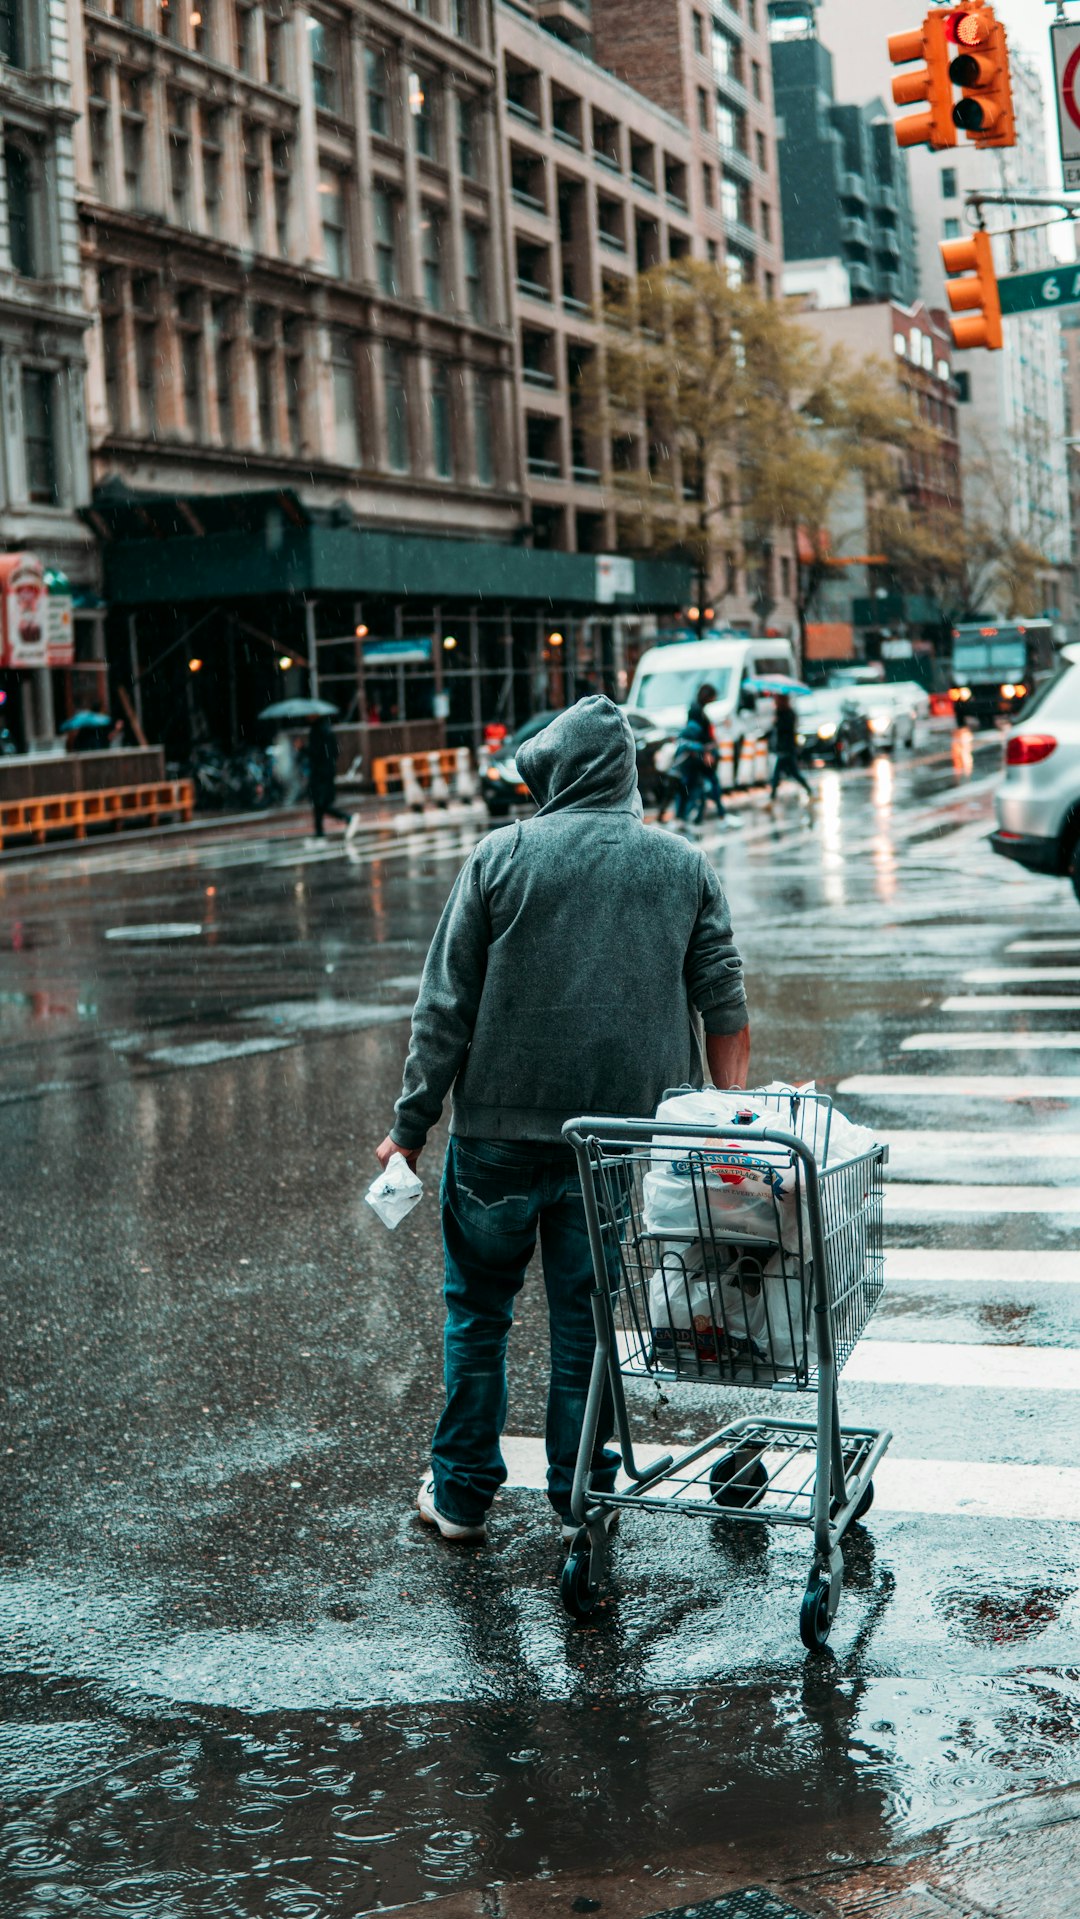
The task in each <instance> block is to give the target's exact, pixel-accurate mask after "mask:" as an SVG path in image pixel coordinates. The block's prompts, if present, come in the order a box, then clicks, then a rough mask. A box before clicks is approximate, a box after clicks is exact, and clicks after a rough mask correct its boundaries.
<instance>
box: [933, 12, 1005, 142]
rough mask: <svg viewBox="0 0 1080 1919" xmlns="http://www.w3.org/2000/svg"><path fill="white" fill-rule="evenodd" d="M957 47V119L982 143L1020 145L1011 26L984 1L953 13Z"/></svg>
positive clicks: (953, 75)
mask: <svg viewBox="0 0 1080 1919" xmlns="http://www.w3.org/2000/svg"><path fill="white" fill-rule="evenodd" d="M948 35H949V38H950V39H951V40H952V41H953V43H954V45H955V47H956V49H957V51H956V54H955V57H954V58H953V59H952V60H951V61H950V63H949V79H950V80H951V81H952V83H953V85H954V86H958V87H960V88H961V98H960V99H959V100H958V101H957V103H956V105H955V107H954V108H953V114H952V117H953V120H954V122H955V123H956V125H957V126H958V127H960V128H961V130H962V131H963V132H964V133H965V134H966V135H967V137H968V139H969V140H971V141H972V142H973V143H974V145H975V146H977V147H1014V146H1015V145H1016V122H1015V119H1014V116H1013V103H1012V81H1011V79H1010V77H1009V50H1008V46H1007V44H1006V40H1005V29H1004V27H1003V26H1002V25H1001V22H1000V21H999V20H997V19H995V17H994V10H993V8H992V7H989V6H986V5H984V4H982V0H979V3H978V4H977V5H975V6H972V7H970V8H965V9H964V10H963V12H959V13H954V14H952V15H951V16H950V18H949V23H948Z"/></svg>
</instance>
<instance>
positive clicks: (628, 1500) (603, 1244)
mask: <svg viewBox="0 0 1080 1919" xmlns="http://www.w3.org/2000/svg"><path fill="white" fill-rule="evenodd" d="M737 1097H738V1098H745V1102H746V1104H745V1108H743V1109H740V1110H739V1112H738V1113H737V1116H736V1119H735V1123H734V1124H733V1125H731V1126H723V1127H720V1128H718V1129H710V1131H709V1132H708V1134H705V1133H703V1131H702V1129H701V1127H700V1126H690V1125H686V1124H681V1125H680V1124H677V1123H674V1122H673V1121H671V1120H662V1119H650V1120H636V1119H603V1118H600V1119H596V1118H588V1119H577V1120H571V1121H569V1122H568V1124H567V1125H566V1126H565V1127H564V1128H563V1134H564V1137H565V1138H566V1140H567V1141H568V1142H569V1144H570V1145H571V1146H572V1147H573V1149H574V1152H575V1154H576V1156H577V1163H578V1168H579V1172H580V1175H581V1189H582V1194H583V1197H584V1201H585V1213H586V1218H587V1221H588V1229H589V1241H590V1247H591V1251H592V1259H593V1270H594V1274H595V1281H596V1284H595V1290H594V1293H593V1318H594V1321H595V1326H596V1353H595V1357H594V1361H593V1370H592V1377H591V1381H590V1386H589V1394H588V1400H587V1405H586V1412H585V1419H584V1424H583V1427H582V1433H581V1442H580V1446H579V1449H578V1457H577V1466H576V1471H575V1475H574V1487H573V1495H572V1500H571V1511H572V1514H573V1517H574V1520H575V1521H576V1522H577V1525H578V1528H579V1530H578V1533H577V1535H576V1537H575V1539H574V1541H573V1543H572V1545H571V1547H570V1551H569V1554H568V1556H567V1559H566V1564H565V1566H564V1568H563V1574H562V1586H561V1591H562V1600H563V1604H564V1606H565V1607H566V1610H567V1612H569V1613H570V1614H571V1616H572V1617H574V1618H575V1619H584V1618H587V1617H588V1616H589V1614H590V1613H591V1612H592V1611H593V1609H594V1607H595V1605H596V1603H597V1601H598V1599H599V1596H600V1587H601V1580H602V1576H603V1562H604V1557H605V1551H606V1541H607V1532H608V1528H609V1526H610V1524H611V1521H612V1516H613V1515H614V1514H616V1513H617V1512H618V1511H619V1510H620V1509H623V1508H631V1507H645V1508H646V1509H647V1510H649V1511H652V1512H680V1513H688V1514H693V1515H696V1516H698V1517H710V1518H713V1519H715V1518H717V1516H718V1515H722V1516H723V1517H724V1519H725V1520H727V1521H730V1522H731V1523H733V1524H738V1525H743V1526H746V1525H783V1526H806V1527H809V1528H810V1530H811V1531H812V1533H813V1543H814V1556H813V1561H812V1564H811V1568H810V1576H809V1579H808V1581H807V1586H806V1592H805V1594H804V1597H803V1601H802V1607H801V1611H800V1616H799V1630H800V1633H801V1636H802V1639H803V1642H804V1644H805V1645H807V1646H809V1647H811V1648H813V1647H818V1646H822V1645H824V1643H825V1640H826V1638H827V1637H828V1633H829V1629H830V1626H831V1625H832V1621H833V1618H834V1616H835V1614H836V1609H837V1606H838V1605H839V1602H840V1590H841V1585H842V1582H843V1569H844V1560H843V1553H842V1549H841V1541H842V1540H843V1537H844V1534H845V1532H846V1531H847V1529H848V1527H849V1526H850V1525H851V1524H852V1523H853V1522H854V1521H856V1520H859V1519H861V1518H862V1517H863V1515H864V1514H865V1513H866V1512H867V1511H868V1509H869V1507H870V1504H871V1501H872V1500H873V1496H874V1488H873V1477H872V1476H873V1473H874V1469H875V1467H876V1466H877V1463H878V1461H879V1460H880V1459H881V1457H882V1455H883V1453H884V1452H885V1450H886V1448H887V1446H888V1444H889V1441H890V1440H891V1438H892V1434H891V1433H889V1432H887V1431H885V1430H884V1429H882V1428H878V1427H870V1426H842V1425H841V1423H840V1408H839V1401H838V1398H837V1376H838V1374H839V1372H840V1370H841V1368H842V1367H843V1365H844V1363H845V1361H846V1360H847V1358H848V1356H849V1355H850V1353H851V1352H852V1351H853V1350H854V1347H855V1344H856V1341H857V1340H858V1338H859V1335H860V1334H861V1332H862V1331H863V1329H864V1327H865V1326H866V1324H867V1321H868V1320H869V1318H870V1315H871V1314H872V1312H873V1311H874V1308H875V1306H876V1305H877V1302H878V1300H879V1298H880V1296H881V1292H882V1287H883V1257H882V1186H883V1178H882V1169H883V1167H884V1165H885V1163H886V1160H887V1158H888V1148H887V1147H886V1146H874V1147H873V1148H872V1149H871V1150H869V1151H867V1152H863V1153H860V1154H859V1155H858V1156H857V1157H855V1158H849V1159H847V1160H846V1161H844V1162H842V1163H835V1164H834V1163H830V1161H829V1159H828V1149H829V1131H830V1124H831V1116H832V1109H831V1102H830V1101H829V1100H828V1099H827V1098H825V1096H824V1095H821V1094H798V1093H793V1092H788V1091H784V1092H773V1093H764V1092H748V1093H746V1094H745V1095H738V1096H737ZM774 1118H775V1123H774ZM672 1195H674V1199H673V1198H672ZM748 1222H749V1230H747V1224H748ZM627 1380H634V1381H639V1382H641V1381H644V1382H652V1383H653V1384H654V1385H655V1386H657V1387H659V1388H661V1389H663V1388H665V1387H667V1386H677V1385H679V1384H681V1383H683V1382H686V1381H692V1382H693V1383H694V1384H697V1385H700V1384H701V1383H703V1382H711V1383H714V1384H716V1385H718V1386H722V1387H726V1388H729V1389H730V1388H740V1387H746V1388H752V1389H756V1390H757V1391H759V1392H760V1391H763V1390H765V1391H773V1392H790V1393H808V1392H812V1391H816V1394H817V1417H816V1419H814V1420H798V1419H777V1418H772V1417H766V1418H757V1417H752V1418H747V1419H738V1420H734V1421H732V1422H729V1423H728V1424H727V1425H725V1426H723V1427H721V1428H720V1430H719V1431H718V1432H714V1433H711V1434H710V1435H709V1437H708V1438H707V1439H703V1440H701V1441H699V1442H698V1443H697V1444H696V1445H695V1446H693V1447H691V1448H690V1450H689V1451H687V1452H684V1453H680V1454H679V1455H678V1456H675V1455H673V1454H671V1453H666V1454H664V1456H663V1457H662V1458H652V1459H646V1457H645V1454H644V1451H642V1452H641V1453H640V1454H636V1453H635V1450H634V1444H633V1440H632V1438H631V1433H630V1420H629V1413H628V1409H627V1399H626V1386H625V1382H626V1381H627ZM609 1390H610V1393H611V1396H612V1399H613V1401H614V1413H615V1430H616V1433H617V1436H618V1440H619V1444H620V1447H621V1451H622V1463H623V1472H624V1475H625V1478H626V1480H628V1481H629V1484H628V1485H627V1484H625V1482H623V1483H622V1484H621V1485H620V1487H619V1489H617V1490H610V1491H609V1490H605V1489H601V1488H598V1487H596V1486H594V1485H593V1483H592V1478H593V1466H592V1461H593V1458H594V1454H595V1452H596V1448H597V1433H598V1430H599V1425H600V1420H601V1417H602V1413H603V1409H604V1403H605V1398H606V1395H607V1393H608V1391H609Z"/></svg>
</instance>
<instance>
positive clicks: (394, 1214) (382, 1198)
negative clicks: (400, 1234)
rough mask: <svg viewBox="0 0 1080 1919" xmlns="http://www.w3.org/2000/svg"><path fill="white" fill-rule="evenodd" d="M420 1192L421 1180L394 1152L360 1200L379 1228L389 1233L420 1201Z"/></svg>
mask: <svg viewBox="0 0 1080 1919" xmlns="http://www.w3.org/2000/svg"><path fill="white" fill-rule="evenodd" d="M423 1193H424V1185H423V1181H422V1180H421V1179H420V1178H419V1177H418V1175H417V1174H416V1173H414V1172H413V1169H412V1167H411V1166H410V1165H409V1163H408V1160H407V1159H405V1157H404V1156H403V1154H401V1153H395V1154H394V1155H393V1158H392V1159H391V1160H390V1161H389V1163H388V1165H387V1168H386V1171H385V1173H380V1174H379V1177H378V1179H375V1180H372V1182H371V1185H370V1186H369V1187H368V1189H367V1192H366V1193H365V1194H364V1198H365V1199H366V1200H367V1203H368V1205H369V1206H370V1207H371V1210H372V1212H373V1213H377V1214H378V1216H379V1218H380V1219H381V1220H382V1223H383V1225H384V1226H389V1227H390V1229H391V1231H393V1229H394V1227H395V1226H400V1225H401V1222H402V1220H403V1219H404V1218H405V1217H406V1215H407V1214H408V1213H411V1212H412V1209H413V1207H414V1206H415V1205H416V1204H417V1201H418V1200H420V1199H422V1198H423Z"/></svg>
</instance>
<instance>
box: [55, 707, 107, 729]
mask: <svg viewBox="0 0 1080 1919" xmlns="http://www.w3.org/2000/svg"><path fill="white" fill-rule="evenodd" d="M111 725H112V721H111V719H110V718H109V715H108V714H107V713H88V712H86V711H85V709H84V711H83V712H81V713H73V714H72V716H71V718H70V720H65V721H64V722H63V724H62V726H61V728H60V731H61V733H81V732H82V731H83V730H84V728H87V727H91V726H111Z"/></svg>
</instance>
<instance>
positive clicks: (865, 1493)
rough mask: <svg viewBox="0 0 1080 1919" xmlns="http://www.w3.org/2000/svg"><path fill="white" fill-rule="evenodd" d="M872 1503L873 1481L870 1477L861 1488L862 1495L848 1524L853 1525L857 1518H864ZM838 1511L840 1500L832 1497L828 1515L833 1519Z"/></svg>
mask: <svg viewBox="0 0 1080 1919" xmlns="http://www.w3.org/2000/svg"><path fill="white" fill-rule="evenodd" d="M873 1503H874V1482H873V1480H872V1479H868V1480H867V1482H866V1485H865V1486H864V1487H863V1489H862V1497H861V1499H860V1500H859V1503H858V1505H857V1506H856V1508H855V1511H854V1512H853V1513H852V1515H851V1518H850V1519H849V1521H848V1524H849V1526H854V1525H855V1523H856V1521H857V1520H859V1519H863V1518H865V1516H866V1514H867V1513H868V1512H869V1511H870V1508H871V1506H872V1505H873ZM839 1511H840V1501H839V1500H838V1499H834V1500H833V1503H832V1507H831V1508H830V1513H829V1517H830V1518H831V1519H835V1518H836V1515H837V1513H838V1512H839Z"/></svg>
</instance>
